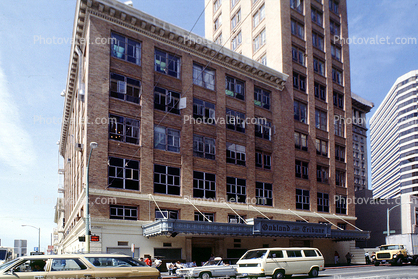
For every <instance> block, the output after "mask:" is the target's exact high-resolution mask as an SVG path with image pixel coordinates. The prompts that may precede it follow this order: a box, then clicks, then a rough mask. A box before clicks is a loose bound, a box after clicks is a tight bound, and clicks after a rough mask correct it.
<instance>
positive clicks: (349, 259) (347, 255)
mask: <svg viewBox="0 0 418 279" xmlns="http://www.w3.org/2000/svg"><path fill="white" fill-rule="evenodd" d="M352 257H353V255H352V254H351V253H350V252H347V254H346V255H345V258H346V259H347V264H348V265H350V264H351V258H352Z"/></svg>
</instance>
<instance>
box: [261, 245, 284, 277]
mask: <svg viewBox="0 0 418 279" xmlns="http://www.w3.org/2000/svg"><path fill="white" fill-rule="evenodd" d="M276 269H284V270H287V262H286V260H285V259H284V255H283V251H282V250H270V252H269V254H268V255H267V258H266V264H265V267H264V272H265V274H266V275H273V273H274V271H275V270H276Z"/></svg>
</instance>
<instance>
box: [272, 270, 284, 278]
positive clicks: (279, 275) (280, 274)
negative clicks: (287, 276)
mask: <svg viewBox="0 0 418 279" xmlns="http://www.w3.org/2000/svg"><path fill="white" fill-rule="evenodd" d="M272 279H284V271H283V270H277V271H276V272H274V274H273V278H272Z"/></svg>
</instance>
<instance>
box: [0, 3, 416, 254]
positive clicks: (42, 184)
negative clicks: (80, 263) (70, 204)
mask: <svg viewBox="0 0 418 279" xmlns="http://www.w3.org/2000/svg"><path fill="white" fill-rule="evenodd" d="M224 1H226V0H224ZM241 1H248V0H241ZM276 1H279V0H276ZM283 1H286V0H283ZM347 2H348V24H349V38H350V39H352V41H353V42H352V43H351V44H350V62H351V89H352V91H353V92H355V93H356V94H358V95H360V96H362V97H363V98H365V99H367V100H370V101H372V102H373V103H374V104H375V108H376V107H378V105H379V104H380V102H381V101H382V100H383V98H384V97H385V95H386V94H387V92H388V91H389V90H390V88H391V87H392V85H393V83H394V82H395V80H396V79H397V78H398V77H399V76H401V75H403V74H405V73H407V72H409V71H411V70H416V69H418V55H417V54H418V42H417V40H418V24H417V23H418V22H417V21H418V19H417V17H416V15H417V14H418V0H369V1H364V0H347ZM133 4H134V7H135V8H137V9H140V10H142V11H144V12H146V13H149V14H151V15H152V16H155V17H157V18H160V19H163V20H165V21H167V22H169V23H172V24H175V25H177V26H180V27H182V28H184V29H187V30H191V29H192V27H193V26H194V25H195V23H196V26H195V27H194V29H193V32H194V33H196V34H198V35H201V36H204V15H202V16H201V17H200V19H199V20H198V21H197V19H198V18H199V15H200V14H201V13H202V11H203V10H204V0H133ZM74 14H75V0H53V1H51V0H37V1H33V0H15V1H10V0H9V1H6V0H2V1H0V38H1V39H0V40H1V43H0V197H1V204H2V206H1V207H0V208H1V209H0V239H1V245H3V246H13V240H14V239H27V240H28V250H29V251H32V250H33V248H34V247H35V246H37V245H38V231H37V230H36V229H34V228H31V227H22V225H31V226H35V227H38V228H40V229H41V251H46V245H49V244H51V233H52V229H53V228H54V227H55V223H54V222H53V219H54V206H55V203H56V199H57V197H58V195H59V194H58V192H57V189H58V187H59V185H60V184H61V183H62V178H60V175H59V174H58V172H57V170H58V168H59V164H62V158H61V159H60V158H59V155H58V146H57V142H58V141H59V137H60V130H61V118H62V112H63V102H64V98H62V97H61V96H60V93H61V92H62V91H63V90H64V89H65V85H66V79H67V72H68V65H69V57H70V44H69V43H68V41H69V39H70V38H71V37H72V29H73V21H74ZM196 21H197V22H196ZM376 36H377V38H385V41H388V42H389V44H388V43H385V44H379V45H377V44H372V38H376ZM54 38H55V42H57V41H60V42H62V43H61V44H57V43H53V41H54ZM359 38H360V39H359ZM387 38H388V39H387ZM396 38H400V40H408V38H412V39H410V41H412V42H410V44H396V43H395V40H396ZM366 40H367V43H365V41H366ZM51 41H52V43H51ZM361 42H363V43H362V44H360V43H361ZM391 43H393V44H391ZM374 110H375V109H373V110H372V112H371V113H370V114H369V115H368V118H370V117H371V116H372V113H373V112H374ZM369 156H370V155H369ZM369 158H370V157H369ZM369 171H370V167H369Z"/></svg>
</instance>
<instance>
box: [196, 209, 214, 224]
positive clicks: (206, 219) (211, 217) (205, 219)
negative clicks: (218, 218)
mask: <svg viewBox="0 0 418 279" xmlns="http://www.w3.org/2000/svg"><path fill="white" fill-rule="evenodd" d="M202 214H203V215H205V216H203V215H202ZM194 220H195V221H200V222H209V220H210V222H213V221H214V220H215V214H213V213H203V212H202V213H200V212H198V211H195V212H194Z"/></svg>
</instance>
